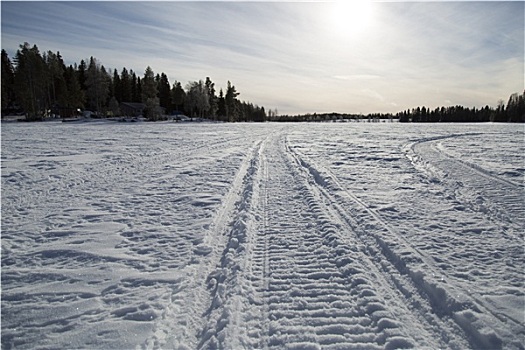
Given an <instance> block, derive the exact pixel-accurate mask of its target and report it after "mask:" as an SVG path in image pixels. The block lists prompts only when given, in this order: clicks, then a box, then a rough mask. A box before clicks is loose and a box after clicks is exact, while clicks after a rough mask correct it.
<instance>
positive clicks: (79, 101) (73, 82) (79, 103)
mask: <svg viewBox="0 0 525 350" xmlns="http://www.w3.org/2000/svg"><path fill="white" fill-rule="evenodd" d="M65 79H66V85H67V92H68V94H67V102H66V104H65V107H68V108H75V109H80V108H84V101H85V96H84V91H82V89H81V87H80V83H79V82H78V79H77V74H76V72H75V69H74V68H73V66H69V68H68V69H66V73H65Z"/></svg>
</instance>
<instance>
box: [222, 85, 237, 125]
mask: <svg viewBox="0 0 525 350" xmlns="http://www.w3.org/2000/svg"><path fill="white" fill-rule="evenodd" d="M237 96H239V93H238V92H237V90H235V86H233V85H232V83H231V82H230V81H228V87H227V89H226V96H225V97H224V102H225V109H226V118H227V119H228V121H229V122H236V121H238V118H239V106H238V103H237V102H238V101H237Z"/></svg>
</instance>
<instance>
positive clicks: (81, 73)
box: [77, 60, 87, 91]
mask: <svg viewBox="0 0 525 350" xmlns="http://www.w3.org/2000/svg"><path fill="white" fill-rule="evenodd" d="M86 71H87V65H86V61H84V60H81V61H80V64H79V66H78V68H77V74H78V83H79V84H80V88H81V89H82V91H86V90H87V86H86Z"/></svg>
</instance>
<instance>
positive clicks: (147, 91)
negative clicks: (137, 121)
mask: <svg viewBox="0 0 525 350" xmlns="http://www.w3.org/2000/svg"><path fill="white" fill-rule="evenodd" d="M142 102H143V103H144V104H146V108H145V110H144V113H145V117H146V118H147V119H149V120H152V121H157V120H159V119H160V116H161V111H160V104H159V102H160V101H159V98H158V97H157V82H156V81H155V74H154V73H153V70H152V69H151V67H149V66H148V67H147V68H146V71H145V72H144V78H143V79H142Z"/></svg>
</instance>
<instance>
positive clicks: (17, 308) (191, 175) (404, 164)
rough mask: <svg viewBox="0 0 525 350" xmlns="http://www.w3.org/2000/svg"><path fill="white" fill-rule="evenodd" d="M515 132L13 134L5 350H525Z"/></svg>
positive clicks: (31, 130) (16, 128)
mask: <svg viewBox="0 0 525 350" xmlns="http://www.w3.org/2000/svg"><path fill="white" fill-rule="evenodd" d="M524 135H525V132H524V129H523V126H522V125H508V124H476V125H474V124H439V125H437V124H398V123H378V124H376V123H323V124H211V123H209V124H208V123H202V124H176V123H158V124H153V123H152V124H150V123H137V124H119V123H85V124H73V125H71V124H67V123H54V122H50V123H38V124H25V123H24V124H22V123H19V124H16V123H15V124H13V123H9V124H7V123H6V124H3V125H2V149H1V153H2V154H1V157H2V158H1V159H2V163H1V179H2V180H1V185H2V188H1V194H2V198H1V201H2V208H1V215H2V217H1V224H2V226H1V235H2V236H1V245H2V250H1V264H2V265H1V267H2V270H1V283H2V285H1V288H2V293H1V315H2V319H1V338H2V340H1V343H2V349H50V348H62V349H95V348H96V349H161V348H162V349H402V348H417V349H437V348H441V349H468V348H474V349H523V348H524V347H525V319H524V317H525V316H524V311H525V309H524V308H525V288H524V282H525V278H524V272H525V252H524V241H523V239H524V237H523V235H524V231H525V227H524V226H525V196H524V195H525V185H524V183H525V182H524V180H525V139H524Z"/></svg>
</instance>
